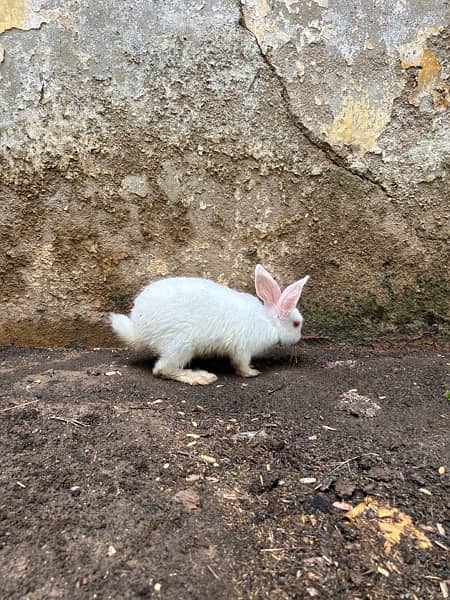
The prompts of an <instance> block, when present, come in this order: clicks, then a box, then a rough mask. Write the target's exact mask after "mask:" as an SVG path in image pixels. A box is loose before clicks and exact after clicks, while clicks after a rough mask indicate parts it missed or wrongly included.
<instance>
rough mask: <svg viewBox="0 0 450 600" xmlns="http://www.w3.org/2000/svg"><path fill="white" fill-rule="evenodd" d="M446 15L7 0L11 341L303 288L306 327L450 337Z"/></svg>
mask: <svg viewBox="0 0 450 600" xmlns="http://www.w3.org/2000/svg"><path fill="white" fill-rule="evenodd" d="M447 23H448V3H447V2H442V0H440V1H438V0H412V1H410V2H405V1H404V0H397V1H396V2H395V1H394V2H392V1H391V0H372V1H369V0H358V1H357V2H338V1H337V0H335V1H332V0H314V1H309V2H300V1H296V0H277V1H275V0H273V1H271V2H269V1H266V0H241V2H239V0H220V1H219V0H208V1H207V2H205V1H204V0H185V1H183V0H164V1H163V0H154V1H150V0H133V1H128V0H120V1H119V0H91V1H90V2H80V1H78V0H65V1H64V2H62V1H61V0H59V1H56V0H54V1H51V0H49V1H45V0H6V1H5V0H3V2H2V3H1V4H0V32H1V33H0V168H1V180H0V228H1V233H0V236H1V237H0V278H1V287H0V297H1V302H2V309H1V312H0V343H6V344H10V343H16V344H45V345H46V344H58V345H61V344H70V343H73V344H91V345H94V346H97V345H103V344H108V343H111V342H112V338H111V337H110V335H109V333H108V331H107V328H106V327H105V326H104V324H103V322H104V321H103V319H104V313H105V312H106V311H108V310H121V309H123V308H126V307H127V306H128V305H129V300H130V296H131V295H133V294H134V292H136V291H137V290H138V289H139V287H140V286H141V285H143V284H144V283H146V282H147V281H149V280H151V279H153V278H156V277H158V276H161V275H166V274H169V273H170V274H199V275H204V276H210V277H213V278H215V279H217V280H219V281H223V282H226V283H230V284H231V285H234V286H238V287H241V288H242V289H246V288H247V289H252V281H251V273H252V269H253V266H254V264H255V262H256V261H262V262H263V263H264V264H265V265H266V266H267V268H269V269H270V270H272V271H273V273H274V274H275V275H276V276H278V277H279V279H280V280H281V281H282V282H284V283H287V282H290V281H291V280H292V279H293V278H294V277H299V276H302V275H304V274H305V273H309V274H310V275H311V283H310V284H308V289H307V290H305V300H304V302H303V312H304V314H305V317H306V323H307V331H306V332H307V333H312V332H316V333H319V332H322V333H327V334H331V335H332V336H333V337H334V339H337V340H349V341H350V340H361V339H368V338H370V337H373V336H377V335H380V334H381V335H386V334H389V333H398V332H400V333H401V334H413V333H416V332H421V331H424V330H426V329H428V328H429V327H432V328H434V329H438V330H440V331H441V332H442V333H444V334H445V332H446V331H447V332H448V324H449V322H450V314H449V229H450V206H449V204H450V200H449V196H450V194H449V191H450V190H449V178H448V165H449V150H450V122H449V114H450V111H449V110H448V108H449V102H450V94H449V86H448V83H446V81H447V79H448V75H449V69H450V64H449V39H450V38H449V35H450V34H449V29H448V27H447Z"/></svg>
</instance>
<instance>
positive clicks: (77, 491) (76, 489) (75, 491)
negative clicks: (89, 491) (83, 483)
mask: <svg viewBox="0 0 450 600" xmlns="http://www.w3.org/2000/svg"><path fill="white" fill-rule="evenodd" d="M70 493H71V494H72V496H74V497H75V498H76V497H77V496H79V495H80V494H81V488H80V486H79V485H74V486H72V487H71V488H70Z"/></svg>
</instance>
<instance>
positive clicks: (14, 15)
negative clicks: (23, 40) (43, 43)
mask: <svg viewBox="0 0 450 600" xmlns="http://www.w3.org/2000/svg"><path fill="white" fill-rule="evenodd" d="M27 21H28V7H27V2H26V0H1V3H0V33H3V32H4V31H7V30H8V29H12V28H13V27H16V28H17V29H26V24H27Z"/></svg>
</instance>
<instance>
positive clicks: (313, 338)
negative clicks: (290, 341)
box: [302, 335, 331, 342]
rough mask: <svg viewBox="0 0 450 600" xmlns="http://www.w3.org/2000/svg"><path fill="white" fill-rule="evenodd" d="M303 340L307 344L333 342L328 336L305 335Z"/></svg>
mask: <svg viewBox="0 0 450 600" xmlns="http://www.w3.org/2000/svg"><path fill="white" fill-rule="evenodd" d="M302 339H303V340H305V341H306V342H319V341H327V342H329V341H330V340H331V338H330V337H328V336H327V335H303V336H302Z"/></svg>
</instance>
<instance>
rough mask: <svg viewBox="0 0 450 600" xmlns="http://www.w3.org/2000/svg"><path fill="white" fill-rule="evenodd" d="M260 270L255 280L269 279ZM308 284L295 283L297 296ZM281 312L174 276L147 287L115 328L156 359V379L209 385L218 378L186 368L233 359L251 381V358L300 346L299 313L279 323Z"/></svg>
mask: <svg viewBox="0 0 450 600" xmlns="http://www.w3.org/2000/svg"><path fill="white" fill-rule="evenodd" d="M259 269H260V271H258V270H257V275H256V276H257V279H258V277H263V278H264V277H265V276H269V277H270V275H269V274H268V273H267V272H266V271H265V270H264V269H263V268H262V267H259ZM306 280H307V278H304V280H301V281H300V282H297V283H298V284H299V286H300V292H299V293H298V296H300V293H301V288H302V287H303V285H304V283H306ZM274 283H275V282H274ZM268 285H269V286H270V285H272V283H271V282H269V284H268ZM278 292H279V288H278ZM278 292H276V295H279V294H278ZM272 293H274V292H273V290H272ZM291 295H292V294H291ZM294 300H295V299H294ZM296 300H298V297H297V299H296ZM295 304H296V301H295V302H294V306H295ZM279 312H280V311H279V309H277V307H276V306H275V304H273V302H272V300H270V301H268V302H266V304H262V303H261V302H260V301H259V300H258V299H257V298H256V297H255V296H252V295H250V294H245V293H242V292H237V291H235V290H232V289H230V288H228V287H226V286H224V285H220V284H218V283H215V282H213V281H210V280H207V279H200V278H194V277H193V278H189V277H173V278H168V279H161V280H159V281H156V282H154V283H151V284H150V285H148V286H147V287H145V288H144V289H143V290H142V291H141V293H140V294H138V296H137V297H136V299H135V302H134V306H133V309H132V311H131V314H130V317H126V316H125V315H114V314H113V315H111V325H112V328H113V330H114V331H115V332H116V334H117V335H118V337H119V338H120V339H121V340H122V341H123V342H125V344H127V346H130V347H132V348H135V349H137V350H142V349H144V348H148V349H150V350H152V351H153V352H155V353H156V354H158V356H159V360H158V361H157V363H156V365H155V368H154V370H153V372H154V374H155V375H159V376H161V377H167V378H171V379H176V380H178V381H184V382H187V383H191V384H206V383H212V382H213V381H215V380H216V379H217V378H216V376H215V375H213V374H211V373H207V372H206V371H190V370H189V369H184V368H183V367H184V366H185V365H186V364H188V363H189V362H190V361H191V360H192V358H194V357H196V356H211V355H219V356H221V355H225V356H229V357H230V359H231V361H232V363H233V364H234V366H235V368H236V370H237V372H238V373H239V374H241V375H243V376H246V377H250V376H254V375H257V374H258V372H257V371H255V370H254V369H252V367H251V366H250V360H251V358H252V357H253V356H255V355H258V354H261V353H262V352H264V351H265V350H267V349H268V348H270V347H272V346H274V345H276V344H277V343H283V344H292V343H296V342H298V341H299V339H300V337H301V323H302V317H301V315H300V313H299V312H298V310H297V309H296V308H293V309H292V310H290V311H289V313H288V314H287V316H286V317H285V318H283V319H280V317H279ZM293 321H300V326H298V327H297V328H294V327H293V325H292V323H293Z"/></svg>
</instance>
